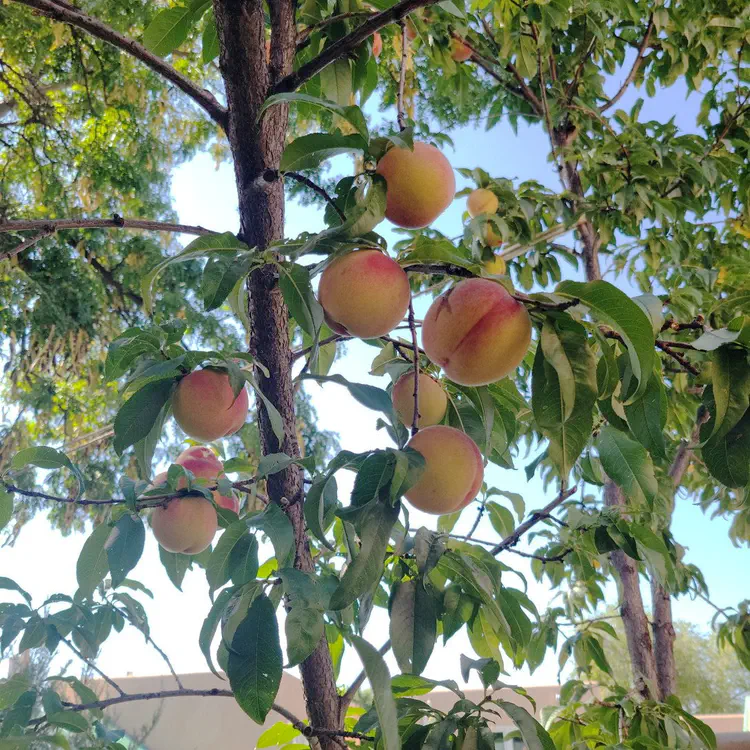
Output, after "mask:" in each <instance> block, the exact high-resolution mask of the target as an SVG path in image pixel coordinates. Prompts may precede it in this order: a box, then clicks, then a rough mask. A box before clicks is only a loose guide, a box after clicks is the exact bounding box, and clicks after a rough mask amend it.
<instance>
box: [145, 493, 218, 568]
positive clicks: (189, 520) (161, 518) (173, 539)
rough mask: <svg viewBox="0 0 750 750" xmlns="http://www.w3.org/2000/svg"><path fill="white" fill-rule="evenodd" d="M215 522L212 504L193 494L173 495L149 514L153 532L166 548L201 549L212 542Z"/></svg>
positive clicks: (189, 551) (191, 552)
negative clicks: (165, 503)
mask: <svg viewBox="0 0 750 750" xmlns="http://www.w3.org/2000/svg"><path fill="white" fill-rule="evenodd" d="M217 526H218V518H217V517H216V510H215V509H214V506H213V505H211V503H209V502H208V500H206V499H205V498H203V497H196V496H195V495H189V496H187V497H178V498H175V499H174V500H171V501H170V502H169V504H168V505H167V507H166V508H156V509H155V510H154V512H153V513H152V514H151V528H152V530H153V532H154V536H155V537H156V540H157V541H158V542H159V544H161V546H162V547H164V549H165V550H167V552H180V553H182V554H184V555H197V554H198V553H199V552H203V550H204V549H206V547H208V545H209V544H211V542H212V540H213V538H214V534H215V533H216V528H217Z"/></svg>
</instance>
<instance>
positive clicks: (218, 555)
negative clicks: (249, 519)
mask: <svg viewBox="0 0 750 750" xmlns="http://www.w3.org/2000/svg"><path fill="white" fill-rule="evenodd" d="M243 539H246V540H249V539H253V541H254V540H255V538H254V537H252V536H251V535H250V533H249V532H248V530H247V524H246V523H245V522H244V521H237V522H236V523H233V524H232V525H231V526H230V527H229V528H227V529H226V530H225V531H224V533H223V534H222V535H221V536H220V537H219V541H218V542H217V543H216V546H215V547H214V549H213V551H212V552H211V557H209V558H208V564H207V565H206V579H207V580H208V586H209V589H208V590H209V595H210V596H211V597H212V598H213V593H214V591H216V589H218V588H221V587H222V586H223V585H224V584H225V583H226V582H227V581H228V580H229V578H230V576H231V575H232V569H233V565H232V554H233V552H234V551H235V548H236V547H237V546H238V545H240V544H241V543H242V540H243ZM242 550H245V551H246V552H247V551H249V550H248V548H247V545H243V546H241V547H240V554H241V552H242ZM255 559H256V565H255V572H256V573H257V572H258V565H257V559H258V544H257V542H256V543H255ZM252 578H255V574H254V575H253V576H252ZM243 583H244V581H243Z"/></svg>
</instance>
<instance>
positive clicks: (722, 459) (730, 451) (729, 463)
mask: <svg viewBox="0 0 750 750" xmlns="http://www.w3.org/2000/svg"><path fill="white" fill-rule="evenodd" d="M712 421H713V419H712V420H710V421H708V422H707V423H706V424H705V425H703V427H702V428H701V437H703V435H704V434H708V433H710V431H711V429H712V424H711V423H712ZM704 430H705V433H704ZM701 456H702V457H703V461H704V462H705V464H706V468H707V469H708V470H709V472H710V473H711V476H712V477H715V478H716V479H718V480H719V481H720V482H721V483H722V484H724V485H726V486H727V487H745V486H746V485H747V484H748V483H750V461H748V456H750V409H748V410H747V411H746V412H745V415H744V416H743V417H742V419H740V421H739V422H738V423H737V424H736V425H735V426H734V427H733V428H732V429H731V430H730V431H729V432H727V433H725V434H718V435H715V436H713V437H712V438H711V439H710V440H708V441H707V442H706V443H705V444H704V445H703V448H702V449H701Z"/></svg>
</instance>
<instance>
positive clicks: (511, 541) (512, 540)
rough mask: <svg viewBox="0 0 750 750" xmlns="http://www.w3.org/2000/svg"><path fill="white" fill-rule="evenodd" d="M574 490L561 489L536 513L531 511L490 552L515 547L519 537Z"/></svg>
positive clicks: (497, 552)
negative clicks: (527, 516) (525, 518)
mask: <svg viewBox="0 0 750 750" xmlns="http://www.w3.org/2000/svg"><path fill="white" fill-rule="evenodd" d="M575 492H576V488H575V487H571V488H570V489H569V490H565V489H561V490H560V493H559V494H558V496H557V497H556V498H555V499H554V500H553V501H552V502H551V503H548V504H547V505H545V506H544V508H542V509H541V510H540V511H539V512H538V513H532V514H531V515H530V516H529V518H528V519H527V520H526V521H524V522H523V523H522V524H521V525H520V526H519V527H518V528H517V529H516V530H515V531H514V532H513V533H512V534H508V536H506V537H505V539H503V540H502V542H500V544H497V545H496V546H495V547H493V548H492V549H491V550H490V553H491V554H493V555H498V554H500V553H501V552H502V551H503V550H507V549H509V548H510V547H515V545H516V544H518V542H519V541H520V539H521V537H522V536H523V535H524V534H525V533H526V532H527V531H528V530H529V529H531V528H532V527H533V526H536V524H538V523H539V522H540V521H542V520H544V518H545V517H546V516H548V515H549V514H550V513H552V511H553V510H555V508H557V507H559V506H560V505H562V504H563V503H564V502H565V501H566V500H567V499H568V498H569V497H570V496H571V495H574V494H575Z"/></svg>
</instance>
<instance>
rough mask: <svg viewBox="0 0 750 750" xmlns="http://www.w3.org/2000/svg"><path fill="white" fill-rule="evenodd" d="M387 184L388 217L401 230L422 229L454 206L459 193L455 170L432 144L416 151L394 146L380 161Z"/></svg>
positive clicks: (418, 145)
mask: <svg viewBox="0 0 750 750" xmlns="http://www.w3.org/2000/svg"><path fill="white" fill-rule="evenodd" d="M377 172H378V174H380V175H382V176H383V177H385V180H386V183H387V193H386V207H385V217H386V219H389V220H390V221H392V222H393V223H394V224H395V225H396V226H398V227H404V228H406V229H421V228H422V227H426V226H427V225H428V224H431V223H432V222H433V221H435V219H437V217H438V216H440V214H442V213H443V211H445V209H446V208H448V206H450V204H451V201H452V200H453V196H454V195H455V192H456V178H455V176H454V174H453V167H451V165H450V162H449V161H448V160H447V159H446V158H445V156H443V154H442V153H441V152H440V151H439V150H438V149H436V148H435V147H434V146H431V145H430V144H429V143H422V142H421V141H415V142H414V150H413V151H411V150H409V149H408V148H399V147H398V146H394V147H393V148H391V149H389V150H388V151H387V152H386V154H385V156H384V157H383V158H382V159H381V160H380V161H379V162H378V168H377Z"/></svg>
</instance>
